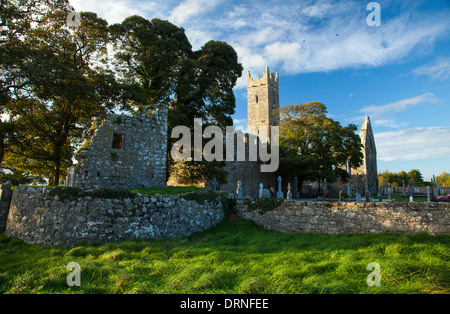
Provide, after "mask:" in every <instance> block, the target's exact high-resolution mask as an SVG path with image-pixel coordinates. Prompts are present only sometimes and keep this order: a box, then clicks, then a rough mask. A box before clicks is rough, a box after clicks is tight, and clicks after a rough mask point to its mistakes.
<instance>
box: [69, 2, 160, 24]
mask: <svg viewBox="0 0 450 314" xmlns="http://www.w3.org/2000/svg"><path fill="white" fill-rule="evenodd" d="M69 2H70V4H71V5H72V6H73V7H74V8H75V10H76V11H91V12H95V13H97V14H98V15H99V16H100V17H101V18H104V19H105V20H107V21H108V23H109V24H114V23H120V22H122V21H123V20H124V19H125V18H127V17H129V16H132V15H140V16H144V17H145V16H149V17H150V19H151V18H153V17H162V16H164V15H165V13H164V12H165V8H166V7H165V6H164V5H161V3H160V2H159V1H148V0H147V1H134V0H89V1H87V0H70V1H69Z"/></svg>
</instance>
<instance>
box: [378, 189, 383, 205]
mask: <svg viewBox="0 0 450 314" xmlns="http://www.w3.org/2000/svg"><path fill="white" fill-rule="evenodd" d="M382 200H383V198H382V196H381V186H378V201H380V202H381V201H382Z"/></svg>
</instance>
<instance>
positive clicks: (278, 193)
mask: <svg viewBox="0 0 450 314" xmlns="http://www.w3.org/2000/svg"><path fill="white" fill-rule="evenodd" d="M281 180H282V179H281V176H279V177H278V179H277V181H278V191H277V198H284V196H283V192H282V191H281Z"/></svg>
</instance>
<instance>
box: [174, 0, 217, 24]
mask: <svg viewBox="0 0 450 314" xmlns="http://www.w3.org/2000/svg"><path fill="white" fill-rule="evenodd" d="M219 2H220V0H185V1H183V2H182V3H181V4H180V5H178V6H177V7H176V8H175V9H174V10H173V11H172V14H171V15H170V16H169V21H171V22H172V23H174V24H176V25H178V24H182V23H185V22H186V21H188V20H189V19H190V18H192V17H195V16H198V15H201V14H203V13H205V12H208V11H210V10H212V9H214V7H215V6H216V5H217V4H218V3H219Z"/></svg>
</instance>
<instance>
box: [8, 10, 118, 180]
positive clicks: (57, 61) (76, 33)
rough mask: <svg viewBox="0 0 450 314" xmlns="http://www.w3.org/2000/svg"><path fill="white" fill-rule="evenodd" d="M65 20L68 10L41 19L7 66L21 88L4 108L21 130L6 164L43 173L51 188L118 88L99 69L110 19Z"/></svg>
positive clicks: (86, 16)
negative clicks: (87, 128)
mask: <svg viewBox="0 0 450 314" xmlns="http://www.w3.org/2000/svg"><path fill="white" fill-rule="evenodd" d="M61 3H67V2H65V1H62V2H61ZM67 16H68V11H67V10H66V9H61V10H55V11H52V12H48V13H47V14H46V15H44V16H42V18H41V19H40V20H39V22H38V23H37V25H36V26H34V27H30V28H29V29H28V30H26V31H25V33H24V36H22V37H21V39H20V41H19V42H17V50H18V51H19V52H20V53H21V54H22V57H23V58H22V59H21V60H20V61H18V60H16V61H14V62H13V63H11V65H8V66H11V67H13V68H14V72H15V73H17V76H16V77H17V78H18V79H17V81H18V82H19V83H21V88H20V89H19V88H17V89H16V90H15V91H14V93H13V94H10V95H8V100H7V102H6V104H5V105H4V107H5V108H6V112H7V113H8V114H9V116H10V121H13V122H14V124H15V125H16V126H17V128H16V129H15V132H13V136H11V138H10V139H9V143H10V144H11V145H10V147H9V152H8V156H7V157H6V158H5V165H4V166H6V167H9V168H16V169H18V170H22V171H27V172H31V173H34V174H38V175H44V176H45V177H47V178H49V181H48V183H49V184H50V185H58V184H59V180H60V177H61V175H64V172H65V169H66V168H67V166H69V165H70V164H71V158H72V155H73V150H74V147H73V144H74V143H77V141H79V140H80V138H81V133H82V130H83V129H84V127H85V126H86V125H87V124H88V123H89V122H90V119H91V117H92V116H101V115H103V114H104V113H105V112H106V110H107V109H110V108H112V107H113V106H114V104H115V102H116V101H117V99H118V95H117V91H118V90H120V88H119V86H118V84H117V83H116V81H115V78H114V74H113V73H112V72H111V71H108V70H106V69H105V67H104V66H101V64H102V63H105V62H106V59H105V57H106V45H107V43H108V28H107V23H106V21H105V20H103V19H101V18H98V17H97V15H96V14H95V13H90V12H85V13H82V16H81V17H82V19H81V25H80V26H78V27H68V26H67V25H66V22H67ZM2 65H3V64H2ZM8 73H9V72H8Z"/></svg>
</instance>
